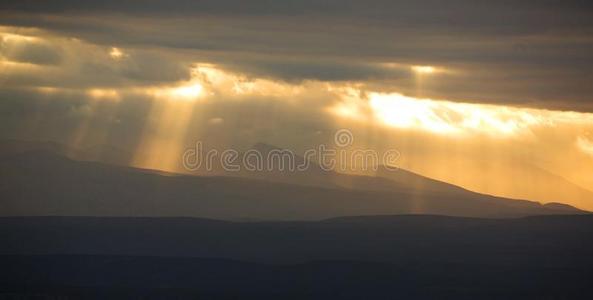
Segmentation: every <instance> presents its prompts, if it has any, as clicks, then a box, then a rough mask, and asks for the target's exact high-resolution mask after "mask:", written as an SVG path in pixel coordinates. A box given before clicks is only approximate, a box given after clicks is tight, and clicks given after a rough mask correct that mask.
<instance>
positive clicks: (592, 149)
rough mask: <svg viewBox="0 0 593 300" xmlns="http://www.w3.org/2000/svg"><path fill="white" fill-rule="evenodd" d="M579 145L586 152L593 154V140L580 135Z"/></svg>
mask: <svg viewBox="0 0 593 300" xmlns="http://www.w3.org/2000/svg"><path fill="white" fill-rule="evenodd" d="M577 147H578V148H579V149H580V150H581V151H582V152H583V153H585V154H587V155H590V156H593V141H591V140H590V139H588V138H586V137H583V136H579V137H578V138H577Z"/></svg>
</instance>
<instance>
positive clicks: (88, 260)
mask: <svg viewBox="0 0 593 300" xmlns="http://www.w3.org/2000/svg"><path fill="white" fill-rule="evenodd" d="M0 236H1V237H2V239H3V243H2V244H0V254H2V255H0V263H1V264H2V266H3V268H2V269H1V270H0V295H12V296H18V295H36V296H38V297H39V296H62V297H71V298H83V297H86V298H94V299H97V298H109V299H115V298H119V299H126V298H130V297H139V296H145V297H147V298H148V299H171V298H176V299H179V298H181V299H186V298H187V299H195V298H197V297H198V298H199V297H205V298H209V299H211V298H214V299H232V298H258V299H278V298H281V299H302V298H308V299H311V298H313V299H328V298H331V299H360V298H361V297H366V298H371V299H393V298H398V297H399V298H406V299H434V298H453V299H475V298H476V297H479V298H484V297H486V298H503V299H510V298H514V299H526V298H530V299H566V298H576V299H587V298H590V297H591V296H593V292H592V291H591V289H590V278H591V276H593V257H591V255H590V253H591V251H592V250H593V239H591V237H592V236H593V217H592V216H590V215H580V216H537V217H527V218H519V219H475V218H459V217H443V216H366V217H345V218H337V219H330V220H324V221H315V222H250V223H243V222H225V221H216V220H204V219H192V218H89V217H17V218H0Z"/></svg>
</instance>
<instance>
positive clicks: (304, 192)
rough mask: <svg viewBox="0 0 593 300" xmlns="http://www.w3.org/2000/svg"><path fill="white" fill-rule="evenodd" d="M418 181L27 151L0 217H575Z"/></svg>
mask: <svg viewBox="0 0 593 300" xmlns="http://www.w3.org/2000/svg"><path fill="white" fill-rule="evenodd" d="M411 174H412V173H408V174H407V178H411V177H410V176H412V175H411ZM418 178H419V179H418V181H419V182H421V183H422V184H424V186H423V188H422V189H420V190H419V189H418V188H416V187H414V186H412V185H411V184H407V183H406V182H397V181H392V180H389V179H386V178H375V177H365V176H350V175H339V176H337V177H334V178H333V179H337V180H338V182H337V184H331V183H330V180H329V179H328V181H327V182H328V184H327V187H321V186H306V185H297V184H288V183H282V182H271V181H266V180H255V179H250V178H233V177H200V176H181V175H174V174H160V173H156V172H154V171H150V170H142V169H135V168H130V167H121V166H114V165H108V164H102V163H96V162H84V161H74V160H71V159H69V158H66V157H63V156H60V155H57V154H55V153H52V152H49V151H26V152H23V153H17V154H6V155H3V156H0V180H1V182H2V188H1V189H0V199H1V200H0V203H1V205H2V207H3V209H2V211H0V214H1V215H3V216H44V215H53V216H189V217H202V218H213V219H226V220H245V219H251V220H319V219H324V218H331V217H339V216H351V215H385V214H410V213H414V214H439V215H450V216H466V217H518V216H527V215H546V214H575V213H581V211H579V210H577V209H575V208H572V207H570V206H566V205H541V204H539V203H536V202H530V201H520V200H510V199H504V198H499V197H492V196H488V195H482V194H478V193H473V192H470V191H467V190H463V189H460V188H457V187H455V186H451V185H447V184H444V183H440V182H436V181H434V183H433V182H432V181H430V180H428V179H423V178H421V177H418ZM333 179H332V180H333ZM344 182H346V183H348V184H344Z"/></svg>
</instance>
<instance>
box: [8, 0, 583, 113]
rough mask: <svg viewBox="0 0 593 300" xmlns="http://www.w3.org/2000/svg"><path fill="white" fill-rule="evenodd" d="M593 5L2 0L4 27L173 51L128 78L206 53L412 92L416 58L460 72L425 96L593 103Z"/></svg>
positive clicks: (425, 88)
mask: <svg viewBox="0 0 593 300" xmlns="http://www.w3.org/2000/svg"><path fill="white" fill-rule="evenodd" d="M592 6H593V4H591V2H590V1H552V0H547V1H546V0H544V1H506V0H505V1H482V0H477V1H476V0H453V1H437V0H424V1H387V0H377V1H354V0H351V1H239V0H218V1H155V0H152V1H112V0H109V1H92V2H88V3H85V2H83V1H66V0H62V1H43V2H38V1H12V0H9V1H3V2H2V3H1V4H0V8H1V10H2V11H1V12H0V14H1V16H2V18H1V21H0V24H5V25H13V26H33V27H38V28H43V29H47V30H51V31H53V32H57V33H59V34H62V35H64V36H73V37H77V38H80V39H82V40H85V41H88V42H91V43H96V44H99V45H103V46H106V47H108V46H113V45H116V46H120V47H124V48H125V47H128V48H131V49H140V48H142V49H144V48H151V49H157V50H158V51H160V52H161V53H169V55H168V56H167V60H166V61H160V62H157V61H155V60H150V59H149V62H148V63H147V65H145V66H146V69H143V68H134V67H133V66H132V67H130V68H128V69H125V70H121V69H120V70H119V71H121V72H123V73H122V74H124V76H126V77H129V78H130V79H131V80H148V81H150V80H153V79H155V78H153V77H152V76H160V75H161V74H163V75H166V76H165V78H166V80H173V79H175V78H177V79H180V78H183V76H177V75H180V74H182V73H183V70H182V69H183V68H181V70H179V72H178V71H175V70H172V69H171V68H175V67H168V66H167V65H168V64H171V65H172V66H175V65H184V64H186V62H188V61H198V62H205V63H215V64H217V65H219V66H222V67H224V68H226V69H228V70H233V71H239V72H244V73H246V74H247V75H251V76H257V77H266V78H277V79H280V80H285V81H302V80H308V79H312V80H323V81H362V82H365V83H366V84H367V85H368V86H372V87H373V88H375V89H378V90H385V91H404V92H406V93H407V94H414V93H416V92H417V89H418V84H417V82H415V81H414V77H413V76H411V75H412V74H411V73H410V72H409V66H411V65H434V66H437V67H441V68H443V69H446V70H450V71H452V72H448V73H440V74H435V75H434V76H432V77H431V78H430V79H427V80H424V81H423V83H422V95H425V96H430V97H434V98H441V99H449V100H453V101H478V102H490V103H503V104H519V105H528V106H535V107H544V108H554V109H556V108H558V109H568V110H571V109H574V110H586V111H593V103H591V101H590V100H591V95H592V94H593V88H592V87H593V71H592V70H593V55H592V54H591V53H593V9H592ZM151 64H152V65H151ZM387 65H398V66H400V67H398V68H392V67H387ZM406 66H408V68H407V69H406ZM90 69H91V70H95V69H94V68H92V66H91V68H90ZM161 69H162V70H164V71H163V72H158V70H161ZM167 70H169V71H167ZM96 71H97V73H98V74H101V72H102V71H101V70H100V69H98V70H96ZM105 74H106V76H107V74H109V73H108V72H106V73H105ZM156 79H158V78H156ZM104 80H107V79H104Z"/></svg>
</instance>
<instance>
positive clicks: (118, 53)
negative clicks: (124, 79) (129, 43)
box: [109, 47, 125, 59]
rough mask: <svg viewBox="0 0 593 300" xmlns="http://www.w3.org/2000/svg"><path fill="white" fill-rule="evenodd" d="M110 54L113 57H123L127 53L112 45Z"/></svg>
mask: <svg viewBox="0 0 593 300" xmlns="http://www.w3.org/2000/svg"><path fill="white" fill-rule="evenodd" d="M109 56H111V58H113V59H121V58H123V57H124V56H125V54H124V53H123V52H122V51H121V50H120V49H119V48H116V47H112V48H111V51H109Z"/></svg>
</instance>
